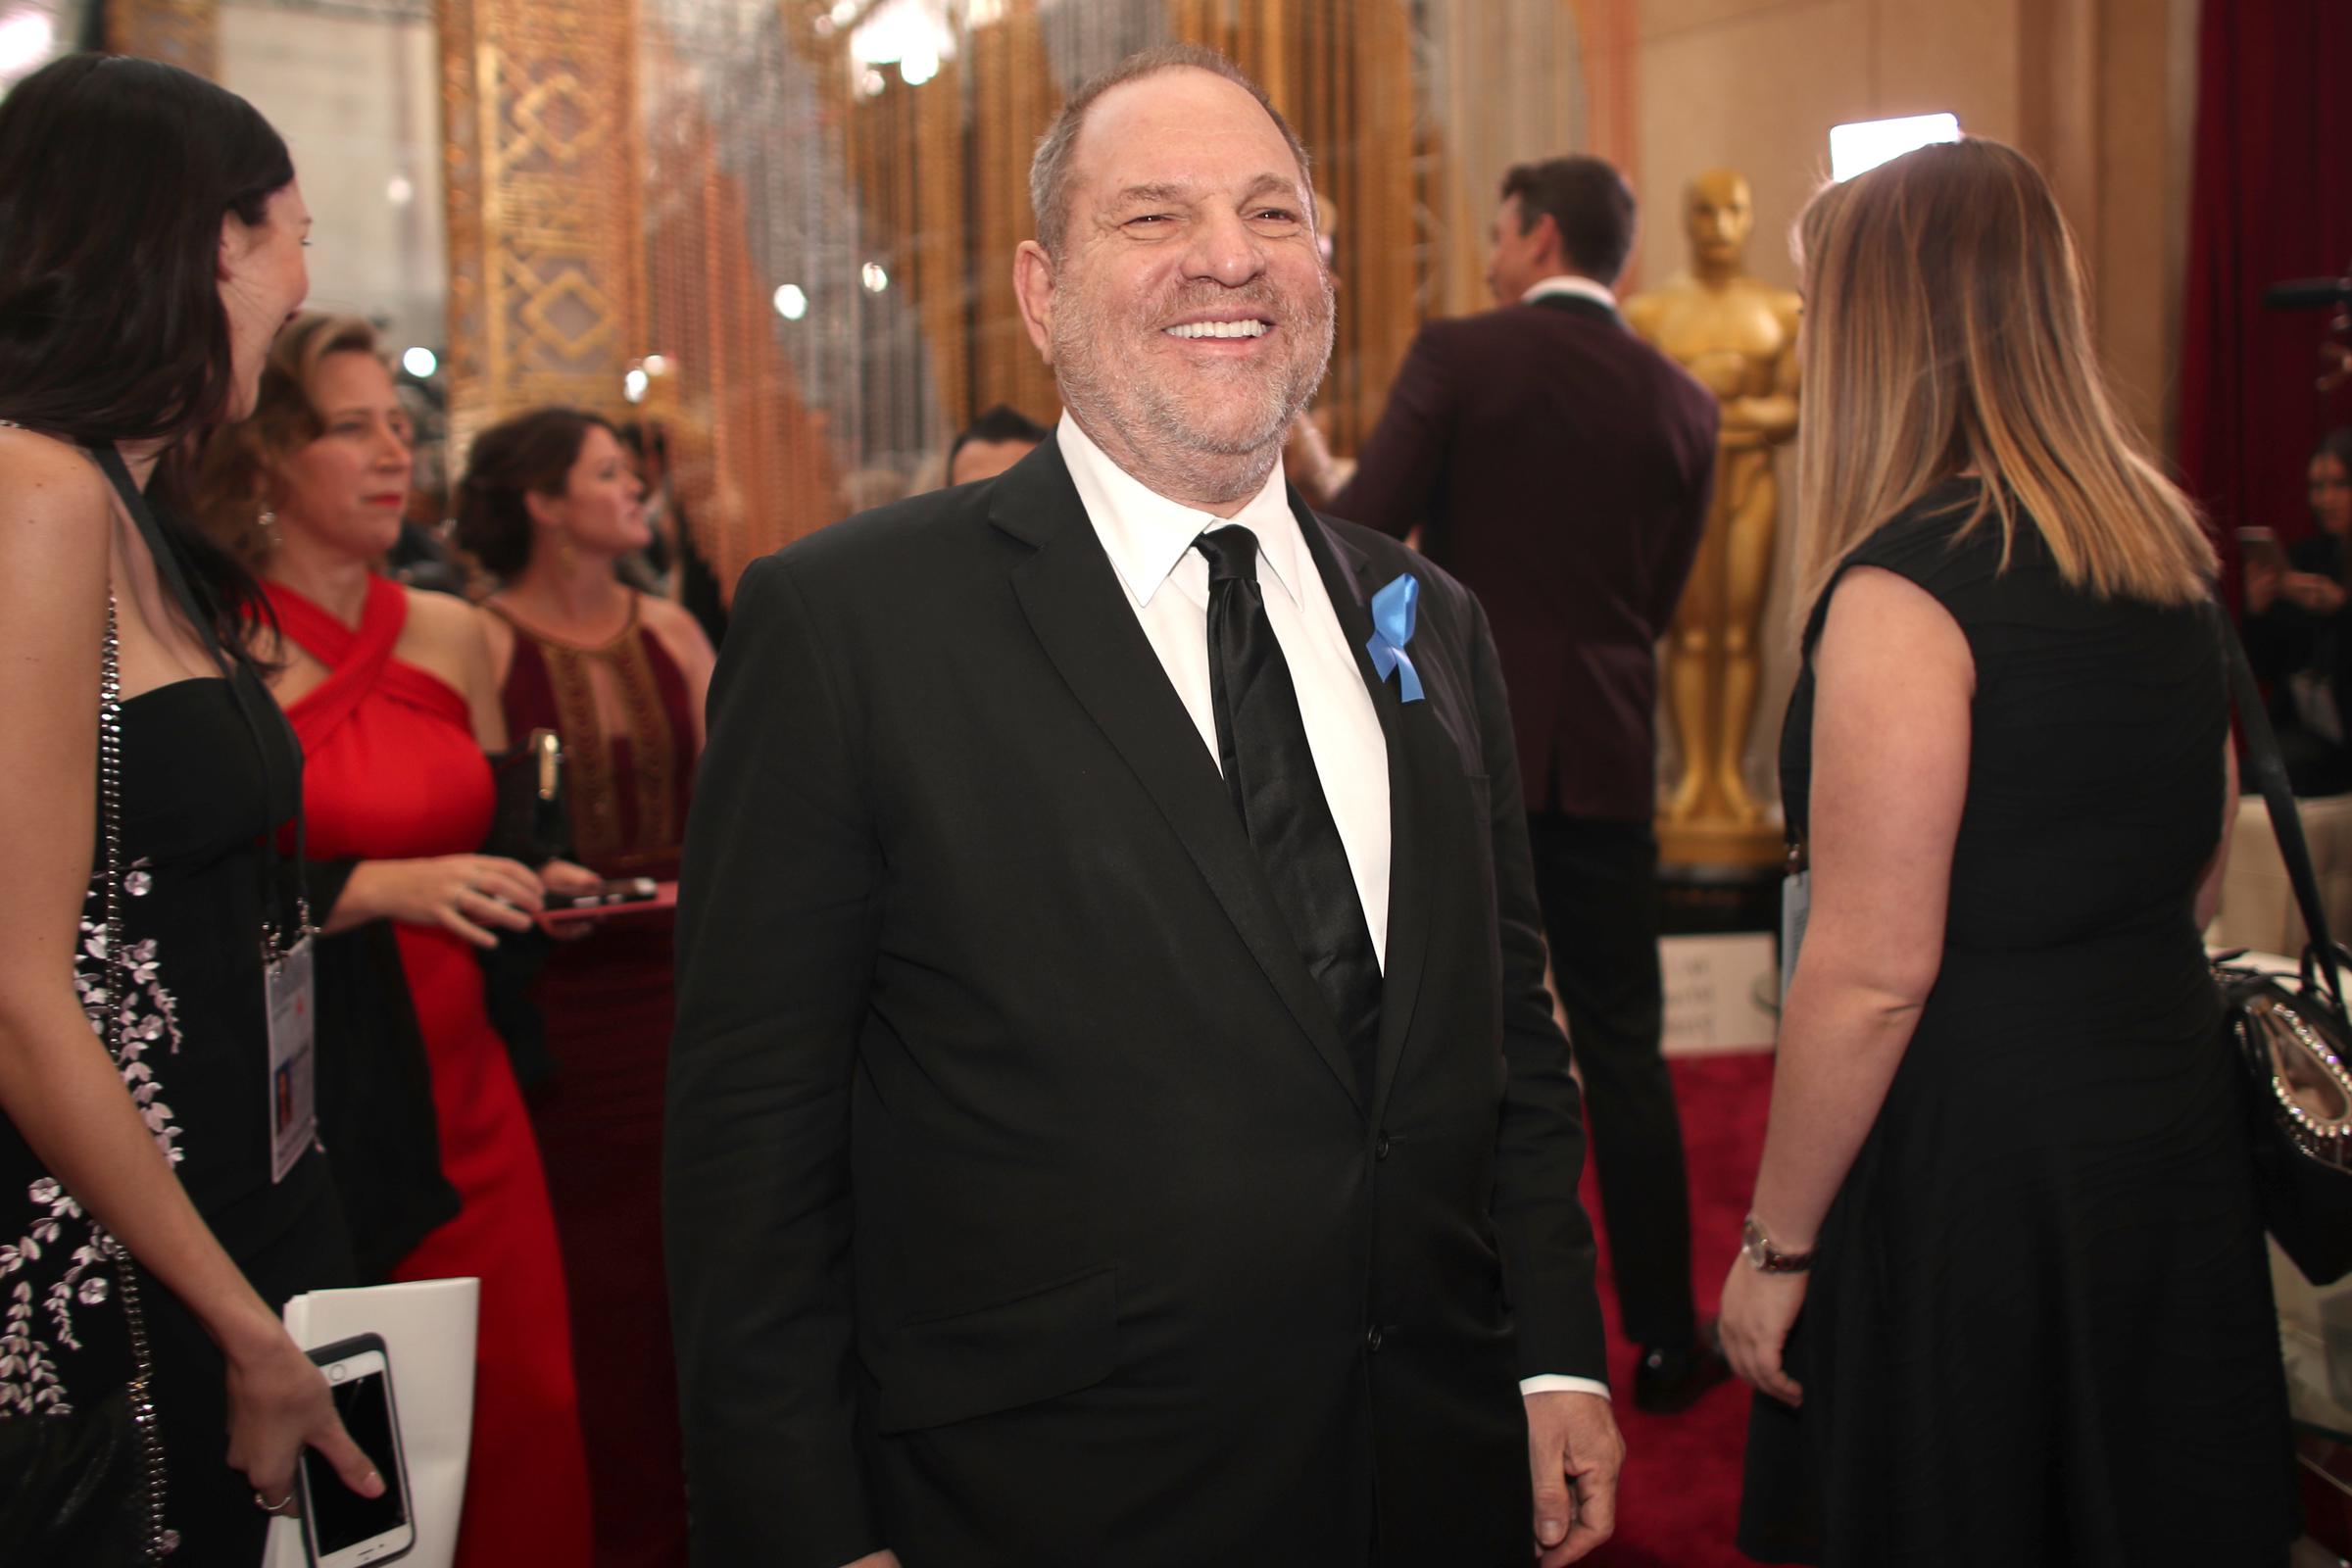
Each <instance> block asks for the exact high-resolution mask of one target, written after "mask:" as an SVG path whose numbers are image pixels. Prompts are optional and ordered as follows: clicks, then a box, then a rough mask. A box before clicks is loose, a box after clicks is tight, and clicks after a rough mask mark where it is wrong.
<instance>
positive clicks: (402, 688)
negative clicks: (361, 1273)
mask: <svg viewBox="0 0 2352 1568" xmlns="http://www.w3.org/2000/svg"><path fill="white" fill-rule="evenodd" d="M220 440H221V443H222V445H221V446H220V447H217V448H216V450H215V452H214V453H213V454H212V456H211V459H210V460H209V461H208V466H207V478H208V485H207V488H208V492H210V493H212V494H213V495H215V496H216V498H221V500H223V501H224V502H225V503H233V500H234V498H235V497H237V496H239V495H243V496H246V497H248V498H249V502H263V503H266V504H267V509H266V510H264V511H262V512H261V514H260V527H259V528H258V529H256V530H255V531H256V532H257V533H259V534H260V535H262V536H264V537H266V538H268V539H269V541H270V542H269V544H268V546H267V552H266V554H265V555H264V557H263V567H264V587H265V590H266V592H267V593H268V595H269V599H270V609H271V610H272V611H273V612H274V613H275V615H276V619H277V626H278V631H279V635H278V636H276V637H270V636H268V635H267V634H265V635H264V636H263V637H262V639H261V651H262V652H263V653H264V655H265V656H266V657H268V658H270V660H271V661H272V662H276V663H277V664H278V665H279V666H280V667H279V669H278V673H277V675H276V678H275V682H274V684H275V688H276V692H277V696H278V698H279V701H280V702H281V703H283V704H284V705H285V708H286V712H287V716H288V717H289V718H291V719H292V720H293V723H294V728H295V732H296V733H297V734H298V735H299V736H300V737H301V739H302V743H303V750H304V753H305V755H306V757H307V758H308V768H307V772H306V778H305V789H304V801H305V804H306V805H307V807H308V809H309V814H310V853H311V855H312V856H313V857H314V858H319V859H326V860H337V859H352V860H358V861H360V862H361V863H360V864H359V865H358V867H357V868H356V869H354V870H353V871H352V872H351V874H350V877H349V880H348V881H346V882H345V883H344V885H343V888H342V891H341V894H340V896H339V897H338V898H337V900H336V903H335V905H334V907H333V909H332V910H331V911H330V912H329V913H328V917H327V919H326V922H325V923H326V929H327V931H328V932H330V933H333V932H337V931H340V930H344V929H348V928H350V927H353V926H355V925H358V924H361V923H363V922H365V921H368V920H373V919H390V920H392V921H393V922H395V924H394V932H395V935H396V937H397V939H398V943H399V953H400V961H401V966H402V968H403V969H404V970H405V971H406V974H407V977H408V985H409V992H410V995H411V997H412V998H413V1000H414V1003H415V1006H416V1012H417V1022H418V1024H419V1025H420V1029H421V1033H422V1037H423V1041H424V1049H425V1054H426V1056H427V1059H428V1062H429V1065H430V1070H431V1080H432V1100H433V1105H434V1111H435V1120H436V1122H437V1126H438V1131H439V1135H440V1146H441V1165H442V1170H443V1173H444V1174H445V1175H446V1176H447V1178H448V1180H449V1181H450V1183H451V1185H453V1186H454V1187H455V1188H456V1189H457V1191H458V1194H459V1197H460V1199H461V1207H460V1210H459V1213H458V1215H457V1217H456V1218H454V1219H452V1220H450V1221H448V1222H447V1223H445V1224H443V1225H441V1226H439V1227H438V1228H437V1229H434V1230H433V1231H431V1232H430V1233H429V1234H427V1235H426V1236H425V1237H424V1238H423V1240H422V1241H421V1242H419V1243H418V1244H417V1246H416V1247H415V1249H414V1250H412V1251H410V1252H409V1254H408V1255H407V1257H406V1258H405V1259H403V1260H402V1261H401V1262H400V1263H399V1264H398V1265H397V1266H396V1267H395V1268H394V1269H393V1271H392V1273H393V1277H394V1278H395V1279H406V1280H420V1279H441V1278H450V1277H456V1276H464V1275H472V1276H477V1277H478V1278H479V1279H480V1280H481V1282H482V1283H481V1306H480V1318H479V1328H478V1338H477V1343H476V1360H475V1374H474V1377H475V1382H474V1411H473V1417H474V1418H473V1442H472V1449H471V1454H470V1458H469V1462H468V1466H467V1471H466V1501H465V1517H464V1522H463V1525H462V1527H461V1532H460V1538H459V1545H458V1555H457V1561H458V1563H459V1564H460V1565H461V1568H507V1565H512V1564H521V1563H529V1564H531V1565H533V1568H542V1565H546V1568H579V1565H585V1564H586V1563H587V1562H588V1561H589V1517H588V1476H587V1467H586V1461H585V1459H584V1457H583V1454H582V1449H581V1443H580V1429H579V1417H578V1407H577V1396H576V1392H575V1389H574V1386H573V1378H572V1364H571V1338H570V1330H569V1317H568V1310H567V1305H566V1301H565V1297H564V1273H563V1266H562V1259H561V1255H560V1253H559V1250H558V1247H557V1242H556V1233H555V1223H554V1218H553V1215H552V1214H551V1212H550V1209H549V1206H548V1196H547V1184H546V1180H545V1177H544V1175H543V1174H542V1172H541V1168H540V1164H539V1151H538V1146H537V1143H536V1141H535V1140H534V1138H533V1137H532V1133H531V1125H530V1119H529V1117H528V1115H527V1114H526V1113H525V1111H524V1109H523V1105H522V1097H521V1093H520V1091H519V1090H518V1089H517V1087H516V1085H515V1073H514V1069H513V1066H512V1065H511V1063H510V1061H509V1058H508V1054H507V1051H506V1047H505V1043H504V1042H503V1041H502V1040H501V1039H500V1038H499V1036H498V1034H497V1032H496V1031H495V1030H494V1029H493V1028H492V1027H491V1024H490V1020H489V1016H488V1014H487V1012H486V1011H485V1008H484V1004H483V988H482V974H481V970H480V967H479V965H478V964H477V962H476V960H475V957H474V949H475V948H477V947H483V946H490V945H494V944H495V941H496V938H495V937H494V936H493V935H492V932H493V930H494V929H497V928H505V929H509V930H519V929H524V928H527V927H528V926H529V925H530V923H531V921H530V916H529V914H528V913H527V912H526V911H528V910H535V909H537V908H539V907H541V903H542V885H541V882H540V879H539V876H538V875H537V874H535V873H533V872H532V871H531V870H529V869H528V868H527V867H525V866H523V865H521V864H520V863H518V862H516V861H513V860H506V859H500V858H494V857H489V856H484V855H478V854H474V853H472V851H473V850H474V848H475V847H476V846H478V845H480V844H481V843H482V842H483V840H484V838H485V837H486V836H487V835H488V832H489V829H490V825H491V817H492V814H493V809H494V805H495V802H494V795H493V789H492V783H491V774H490V768H489V764H488V762H487V760H486V759H485V758H484V755H483V752H484V748H485V747H488V748H490V749H492V750H496V749H500V748H502V747H503V746H504V744H505V734H504V728H505V726H504V724H503V722H502V721H501V719H500V717H499V714H498V711H497V706H496V690H495V687H494V685H493V684H492V681H491V677H490V665H489V655H488V647H487V644H486V642H485V641H484V639H483V635H482V629H481V621H482V616H481V613H479V612H478V611H475V610H473V609H472V608H470V607H469V606H467V605H466V604H465V603H464V602H463V601H462V600H458V599H454V598H451V597H449V596H446V595H437V594H431V593H426V592H422V591H419V590H416V589H408V588H403V587H401V586H399V585H398V584H395V583H393V582H390V581H388V580H386V579H385V578H383V577H381V576H378V575H376V574H375V573H374V572H373V570H372V569H371V566H372V564H373V563H374V562H375V561H377V560H378V559H379V558H380V557H381V555H382V553H383V551H384V550H385V549H386V548H387V547H388V545H389V544H390V542H391V540H392V538H393V537H394V536H395V535H396V534H397V532H398V530H399V524H400V516H401V509H402V506H403V503H404V502H405V499H406V496H407V492H408V486H409V476H410V453H409V447H408V429H407V424H406V418H405V416H404V415H403V413H402V412H401V407H400V403H399V401H398V399H397V398H396V396H395V395H394V392H393V387H392V380H391V376H390V375H389V373H388V372H387V371H386V370H385V368H384V367H383V364H382V362H381V361H380V360H379V359H378V358H377V357H376V353H375V340H374V336H373V333H372V332H371V331H370V330H369V329H368V325H367V323H365V322H363V321H358V320H355V319H335V318H326V317H306V318H302V319H298V320H296V321H295V322H294V323H293V324H292V325H290V326H288V327H287V328H286V329H285V331H284V332H282V333H280V334H279V336H278V340H277V344H276V346H275V347H274V348H273V349H272V350H271V353H270V365H269V368H268V370H267V371H266V373H265V374H264V377H263V381H262V391H261V400H260V404H259V406H258V410H257V413H256V416H255V417H254V418H253V419H252V420H251V421H249V422H248V423H247V424H246V425H245V426H244V427H242V428H240V429H239V430H236V431H231V432H228V433H226V434H224V435H223V436H222V437H221V438H220ZM240 473H242V474H244V475H245V480H244V482H242V483H240V482H239V479H238V475H239V474H240ZM222 510H224V505H221V504H217V505H216V506H215V508H214V513H215V516H216V518H218V517H219V515H221V511H222ZM247 515H248V516H249V517H250V516H252V515H254V514H253V512H252V508H251V505H250V504H249V506H248V509H247ZM549 874H550V875H551V877H552V876H554V875H555V874H556V873H555V872H554V870H553V869H552V868H551V871H550V873H549ZM326 1136H327V1137H328V1138H329V1139H330V1140H331V1139H332V1138H333V1136H334V1133H333V1130H332V1129H331V1128H330V1129H327V1131H326Z"/></svg>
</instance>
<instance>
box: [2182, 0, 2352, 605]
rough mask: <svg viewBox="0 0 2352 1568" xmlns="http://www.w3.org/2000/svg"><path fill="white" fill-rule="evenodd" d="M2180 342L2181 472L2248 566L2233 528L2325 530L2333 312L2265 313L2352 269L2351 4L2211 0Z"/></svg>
mask: <svg viewBox="0 0 2352 1568" xmlns="http://www.w3.org/2000/svg"><path fill="white" fill-rule="evenodd" d="M2203 12H2204V15H2203V20H2202V22H2201V24H2200V27H2201V33H2202V36H2201V37H2200V39H2199V43H2198V81H2197V133H2196V169H2195V184H2194V190H2193V194H2192V196H2191V200H2190V211H2189V236H2188V278H2187V298H2186V302H2185V304H2186V319H2185V323H2184V330H2183V332H2182V335H2181V344H2180V466H2181V470H2182V473H2183V475H2184V476H2185V478H2186V480H2187V483H2188V487H2189V490H2190V492H2191V493H2192V494H2194V495H2195V496H2196V497H2197V499H2198V500H2199V501H2201V502H2202V503H2203V504H2204V505H2205V507H2206V509H2207V510H2208V512H2209V513H2210V514H2211V515H2212V518H2213V522H2214V524H2215V527H2216V529H2217V530H2218V531H2219V533H2220V535H2221V540H2220V542H2221V545H2222V549H2223V551H2224V553H2225V555H2226V556H2228V557H2229V559H2230V561H2231V564H2234V560H2235V556H2236V551H2235V548H2234V545H2235V541H2234V539H2233V538H2232V536H2231V531H2232V530H2234V529H2236V528H2239V527H2244V526H2248V525H2252V524H2262V525H2267V526H2269V527H2271V528H2275V529H2277V530H2278V535H2279V537H2280V538H2281V539H2294V538H2298V537H2300V536H2302V535H2303V534H2306V533H2308V532H2310V531H2311V513H2310V509H2309V506H2308V505H2307V503H2306V500H2305V496H2304V465H2305V461H2306V460H2307V459H2308V458H2309V456H2310V454H2311V449H2312V447H2313V446H2314V445H2315V444H2316V443H2317V442H2318V440H2319V437H2320V435H2321V433H2322V432H2323V431H2324V430H2326V429H2327V427H2328V426H2330V425H2334V424H2344V423H2352V387H2339V388H2337V389H2336V390H2335V391H2334V392H2333V393H2332V394H2323V393H2321V392H2320V391H2319V390H2318V387H2317V385H2316V383H2317V379H2318V375H2319V371H2320V359H2319V344H2320V340H2321V335H2322V333H2323V332H2324V331H2325V329H2326V328H2327V322H2328V319H2329V318H2328V314H2327V312H2324V311H2266V310H2264V309H2263V308H2262V305H2261V297H2262V291H2263V288H2264V287H2265V285H2267V284H2271V283H2275V282H2278V281H2279V280H2281V279H2285V278H2304V277H2318V276H2323V275H2329V274H2336V273H2341V272H2343V271H2344V270H2346V268H2347V267H2348V266H2352V3H2348V0H2205V4H2204V7H2203Z"/></svg>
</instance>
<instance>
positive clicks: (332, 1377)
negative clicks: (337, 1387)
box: [326, 1366, 351, 1383]
mask: <svg viewBox="0 0 2352 1568" xmlns="http://www.w3.org/2000/svg"><path fill="white" fill-rule="evenodd" d="M349 1376H351V1373H350V1370H349V1369H348V1368H345V1367H339V1366H334V1367H328V1368H327V1369H326V1380H327V1381H328V1382H329V1383H340V1382H342V1381H343V1380H344V1379H345V1378H347V1377H349Z"/></svg>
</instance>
